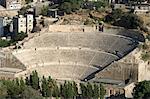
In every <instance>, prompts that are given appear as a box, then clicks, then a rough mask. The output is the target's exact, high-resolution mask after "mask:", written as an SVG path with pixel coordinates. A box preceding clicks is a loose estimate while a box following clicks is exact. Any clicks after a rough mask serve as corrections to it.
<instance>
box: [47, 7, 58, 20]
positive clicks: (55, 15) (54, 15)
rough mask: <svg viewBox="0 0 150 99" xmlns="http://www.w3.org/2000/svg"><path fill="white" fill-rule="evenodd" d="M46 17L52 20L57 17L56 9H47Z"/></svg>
mask: <svg viewBox="0 0 150 99" xmlns="http://www.w3.org/2000/svg"><path fill="white" fill-rule="evenodd" d="M48 16H50V17H52V18H57V17H58V9H48Z"/></svg>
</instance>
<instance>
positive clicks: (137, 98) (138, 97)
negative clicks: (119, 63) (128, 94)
mask: <svg viewBox="0 0 150 99" xmlns="http://www.w3.org/2000/svg"><path fill="white" fill-rule="evenodd" d="M149 94H150V81H142V82H139V83H137V84H136V85H135V87H134V89H133V97H134V99H146V97H148V96H149Z"/></svg>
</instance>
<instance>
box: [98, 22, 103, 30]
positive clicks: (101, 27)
mask: <svg viewBox="0 0 150 99" xmlns="http://www.w3.org/2000/svg"><path fill="white" fill-rule="evenodd" d="M99 31H101V32H104V24H103V21H101V22H100V23H99Z"/></svg>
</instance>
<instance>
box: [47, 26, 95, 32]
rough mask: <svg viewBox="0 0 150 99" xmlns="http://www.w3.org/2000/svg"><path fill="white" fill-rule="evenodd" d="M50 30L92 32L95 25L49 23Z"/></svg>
mask: <svg viewBox="0 0 150 99" xmlns="http://www.w3.org/2000/svg"><path fill="white" fill-rule="evenodd" d="M49 31H50V32H94V31H97V30H96V26H85V25H49Z"/></svg>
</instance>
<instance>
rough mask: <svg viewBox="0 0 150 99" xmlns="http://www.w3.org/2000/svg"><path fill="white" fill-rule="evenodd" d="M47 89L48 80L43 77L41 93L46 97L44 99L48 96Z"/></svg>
mask: <svg viewBox="0 0 150 99" xmlns="http://www.w3.org/2000/svg"><path fill="white" fill-rule="evenodd" d="M47 89H48V84H47V80H46V78H45V77H44V76H43V79H42V85H41V93H42V96H44V97H46V96H47Z"/></svg>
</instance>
